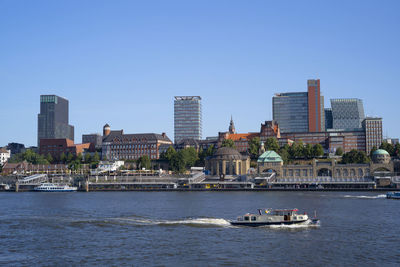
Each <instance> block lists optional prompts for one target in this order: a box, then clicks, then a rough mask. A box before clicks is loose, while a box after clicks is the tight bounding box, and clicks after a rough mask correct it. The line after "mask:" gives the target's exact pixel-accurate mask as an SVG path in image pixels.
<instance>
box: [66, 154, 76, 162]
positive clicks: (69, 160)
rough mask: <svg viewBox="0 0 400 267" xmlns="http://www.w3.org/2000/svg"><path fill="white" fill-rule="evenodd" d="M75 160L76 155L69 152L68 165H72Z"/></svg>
mask: <svg viewBox="0 0 400 267" xmlns="http://www.w3.org/2000/svg"><path fill="white" fill-rule="evenodd" d="M73 160H74V155H73V154H72V153H71V152H69V153H68V155H67V163H71V162H72V161H73Z"/></svg>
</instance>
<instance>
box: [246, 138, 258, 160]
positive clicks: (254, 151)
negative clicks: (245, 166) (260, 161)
mask: <svg viewBox="0 0 400 267" xmlns="http://www.w3.org/2000/svg"><path fill="white" fill-rule="evenodd" d="M248 144H249V154H250V158H251V159H256V158H258V153H259V151H260V146H261V142H260V137H254V138H252V139H250V140H249V141H248Z"/></svg>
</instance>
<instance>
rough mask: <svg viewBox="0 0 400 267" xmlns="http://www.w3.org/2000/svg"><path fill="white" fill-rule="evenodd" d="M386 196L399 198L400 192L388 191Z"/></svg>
mask: <svg viewBox="0 0 400 267" xmlns="http://www.w3.org/2000/svg"><path fill="white" fill-rule="evenodd" d="M386 198H392V199H400V192H388V193H387V194H386Z"/></svg>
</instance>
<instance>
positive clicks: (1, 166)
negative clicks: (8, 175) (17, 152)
mask: <svg viewBox="0 0 400 267" xmlns="http://www.w3.org/2000/svg"><path fill="white" fill-rule="evenodd" d="M2 172H3V164H0V173H2Z"/></svg>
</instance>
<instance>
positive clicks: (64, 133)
mask: <svg viewBox="0 0 400 267" xmlns="http://www.w3.org/2000/svg"><path fill="white" fill-rule="evenodd" d="M68 105H69V104H68V100H66V99H64V98H62V97H59V96H56V95H41V96H40V113H39V114H38V139H37V142H38V147H39V146H40V139H59V138H66V139H70V140H74V127H73V126H72V125H69V124H68Z"/></svg>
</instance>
